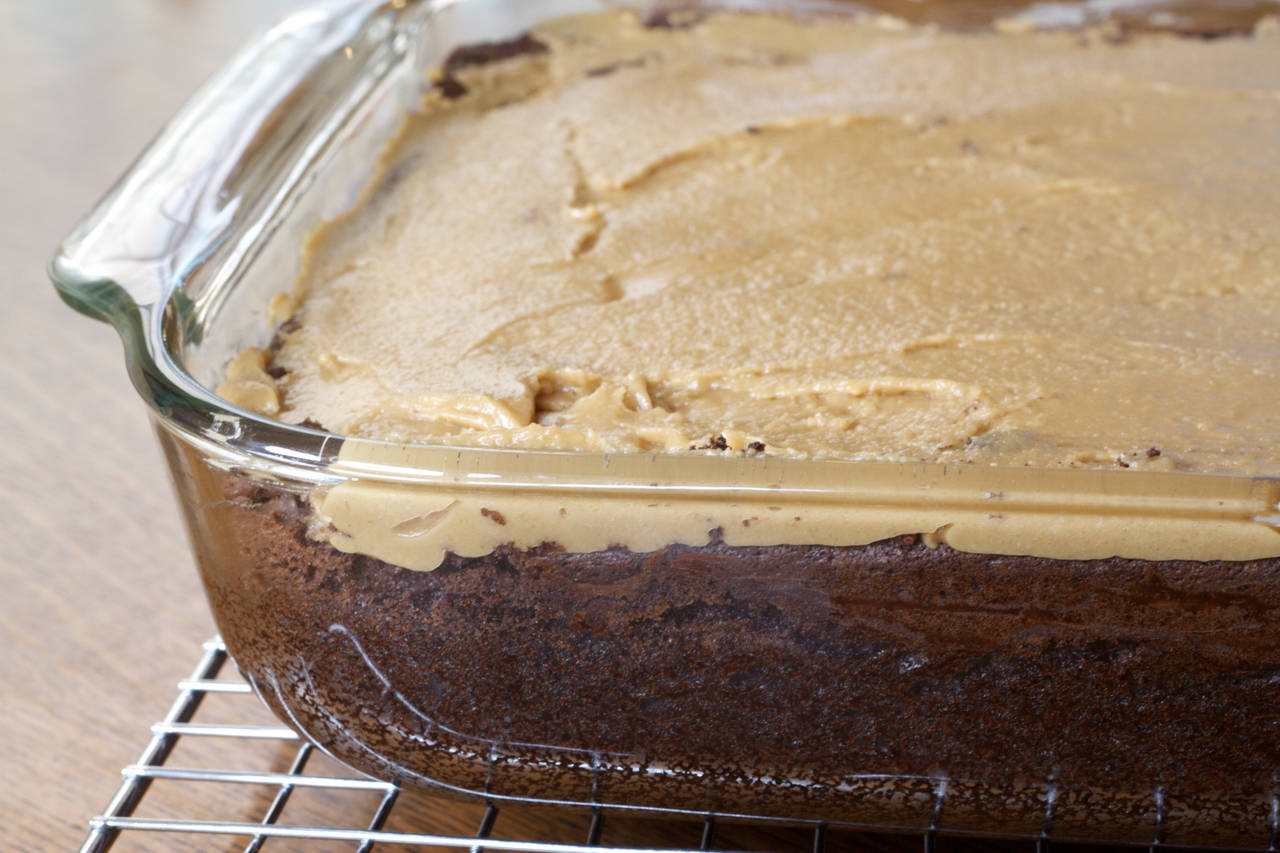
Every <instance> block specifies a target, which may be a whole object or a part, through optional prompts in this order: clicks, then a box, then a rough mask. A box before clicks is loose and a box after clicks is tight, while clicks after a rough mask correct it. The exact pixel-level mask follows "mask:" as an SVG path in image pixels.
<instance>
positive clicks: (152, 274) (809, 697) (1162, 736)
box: [51, 0, 1280, 848]
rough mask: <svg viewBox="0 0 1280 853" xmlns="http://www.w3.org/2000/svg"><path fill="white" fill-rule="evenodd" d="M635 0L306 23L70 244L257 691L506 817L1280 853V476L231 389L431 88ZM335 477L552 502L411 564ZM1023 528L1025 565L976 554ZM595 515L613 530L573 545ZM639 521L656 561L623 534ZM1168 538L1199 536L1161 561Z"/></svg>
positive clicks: (528, 507) (465, 1)
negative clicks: (708, 451) (841, 445)
mask: <svg viewBox="0 0 1280 853" xmlns="http://www.w3.org/2000/svg"><path fill="white" fill-rule="evenodd" d="M603 5H610V6H616V5H618V4H603V3H600V2H593V1H592V0H544V1H543V2H537V3H534V2H516V0H457V1H456V2H449V0H440V1H439V2H418V3H413V2H384V3H379V2H355V3H353V2H340V3H329V4H323V5H317V6H315V7H312V8H310V9H308V10H306V11H302V12H299V13H297V14H295V15H294V16H292V17H290V18H288V19H287V20H286V21H284V22H283V23H282V24H281V25H279V26H278V27H276V28H275V29H274V30H272V31H271V32H269V33H268V34H266V35H265V36H264V37H263V38H261V39H260V40H258V41H256V42H254V43H253V44H252V45H250V46H249V47H248V48H246V49H245V51H244V52H242V53H241V54H240V55H239V56H238V57H236V58H235V59H234V60H233V61H232V62H231V63H230V64H229V65H228V66H227V67H226V68H225V69H224V70H223V71H222V72H221V73H220V74H219V75H218V76H217V77H216V78H215V79H214V80H213V81H211V82H210V83H209V84H208V85H207V86H206V87H205V88H204V89H203V90H202V91H201V92H200V93H199V94H198V95H197V96H196V97H195V98H194V99H193V100H192V101H191V103H190V104H189V105H188V106H187V107H186V108H184V110H183V111H182V112H181V113H180V114H179V115H178V116H177V117H176V118H175V119H174V120H173V121H172V122H171V123H170V124H169V125H168V126H167V127H166V128H165V130H164V131H163V132H162V133H161V134H160V136H159V137H158V138H157V139H156V140H155V141H154V142H153V143H152V145H151V147H150V148H149V149H148V150H147V151H146V152H145V153H144V154H143V155H142V157H141V158H140V159H139V160H138V162H137V163H136V164H135V165H134V166H133V167H132V169H131V170H130V172H129V173H128V174H127V175H126V176H125V177H124V178H123V179H122V180H121V181H120V182H119V183H118V184H117V185H116V187H115V188H113V189H112V190H111V191H110V193H109V194H108V195H107V196H106V197H105V198H104V199H103V201H102V202H101V203H100V204H99V205H98V207H97V208H96V209H95V210H94V211H93V212H92V213H90V214H89V216H88V217H87V218H86V219H85V220H84V222H82V223H81V224H80V226H79V227H78V228H77V229H76V230H75V231H74V232H73V233H72V235H71V236H70V237H68V239H67V240H66V241H65V243H64V244H63V245H62V247H61V248H60V250H59V252H58V254H57V255H56V257H55V258H54V259H53V262H52V264H51V276H52V278H53V280H54V282H55V284H56V286H57V287H58V289H59V291H60V293H61V294H62V296H63V298H64V299H65V300H66V301H67V302H68V303H69V304H71V305H72V306H73V307H75V308H76V309H78V310H80V311H81V312H83V313H85V314H88V315H89V316H92V317H95V318H97V319H101V320H106V321H108V322H111V323H112V324H114V326H115V327H116V328H117V330H118V331H119V333H120V335H121V337H122V339H123V341H124V347H125V354H126V359H127V363H128V368H129V371H130V374H131V376H132V379H133V382H134V384H135V386H136V387H137V389H138V391H139V393H140V394H141V395H142V397H143V399H144V400H145V401H146V402H147V403H148V404H149V406H150V407H151V411H152V413H153V419H154V423H155V426H156V431H157V434H158V436H159V439H160V442H161V445H162V447H163V449H164V452H165V454H166V458H167V460H168V462H169V465H170V469H171V472H172V475H173V480H174V483H175V486H176V491H177V495H178V498H179V501H180V503H181V505H182V509H183V511H184V515H185V519H186V523H187V525H188V529H189V533H190V537H191V541H192V545H193V550H194V553H195V556H196V559H197V563H198V565H199V569H200V572H201V575H202V578H203V580H204V584H205V587H206V590H207V593H208V596H209V601H210V604H211V606H212V608H213V612H214V616H215V619H216V621H217V623H218V626H219V628H220V630H221V631H222V633H223V636H224V638H225V640H226V642H227V645H228V648H229V649H230V651H231V653H232V655H233V656H234V658H235V660H236V662H237V664H238V665H239V666H240V668H241V670H242V671H243V672H244V674H245V677H246V678H247V679H248V680H249V681H250V683H251V684H252V685H253V686H254V689H255V690H256V691H257V693H258V695H259V696H261V698H262V699H263V700H264V701H265V702H266V703H267V704H268V705H269V706H270V707H271V708H272V709H273V710H274V711H275V712H276V714H277V715H279V716H280V717H281V719H282V720H284V721H285V722H287V723H288V724H289V725H291V726H292V727H293V728H295V729H296V730H297V731H298V732H299V733H300V734H302V735H303V736H305V737H307V738H309V739H310V740H312V741H313V742H315V743H316V744H317V745H319V746H320V747H321V748H323V749H325V750H327V751H328V752H330V753H331V754H333V755H334V756H336V757H338V758H339V759H341V760H343V761H345V762H347V763H348V764H350V765H352V766H353V767H356V768H358V769H360V770H363V771H365V772H368V773H370V774H373V775H375V776H379V777H382V778H386V779H392V780H394V781H396V782H398V783H401V784H406V785H418V786H422V787H424V788H429V789H433V790H439V791H446V792H453V793H457V794H462V795H479V796H484V797H488V798H490V799H493V800H498V801H501V800H503V799H506V798H515V799H521V800H539V801H548V802H558V803H568V804H576V805H581V806H598V807H606V808H617V809H629V810H633V811H637V812H642V813H643V812H644V811H646V810H650V809H656V808H662V809H680V810H687V811H689V812H693V813H705V812H708V811H713V812H717V813H721V814H740V815H758V816H773V817H786V818H795V819H806V820H822V821H828V822H831V823H833V824H850V825H863V826H875V827H883V828H903V829H914V830H918V829H927V828H933V829H936V830H940V831H942V832H952V833H982V834H997V835H1007V836H1022V837H1032V838H1043V837H1052V838H1057V839H1097V840H1111V841H1120V842H1130V843H1142V844H1147V843H1151V842H1153V841H1156V840H1158V841H1159V842H1161V843H1164V844H1171V845H1197V846H1223V847H1246V848H1266V847H1268V846H1269V845H1272V844H1273V843H1274V841H1275V839H1276V834H1277V827H1278V821H1280V796H1278V790H1280V789H1278V787H1277V785H1278V783H1277V776H1276V773H1277V771H1280V583H1278V580H1280V482H1278V481H1277V480H1276V479H1275V478H1274V477H1273V476H1257V477H1226V476H1207V475H1192V474H1177V473H1154V472H1141V471H1118V470H1036V469H1026V468H1018V469H1004V468H986V467H963V466H962V467H956V466H944V465H939V464H931V463H910V464H907V463H891V462H846V461H812V460H797V459H783V458H770V457H760V458H745V457H736V458H711V457H696V456H695V457H689V456H679V457H677V456H668V455H662V454H635V455H599V454H586V453H556V452H531V451H510V450H507V451H504V450H486V449H475V448H450V447H428V446H412V447H410V446H401V445H394V444H388V443H384V442H377V441H370V440H365V439H354V438H350V437H343V436H338V435H331V434H327V433H325V432H323V431H319V430H313V429H307V428H303V427H295V426H289V425H286V424H283V423H280V422H277V421H273V420H270V419H267V418H263V417H260V416H258V415H255V414H253V413H251V412H248V411H245V410H242V409H238V408H236V407H233V406H231V405H229V404H228V403H226V402H225V401H223V400H221V399H219V398H218V397H217V396H216V395H214V394H213V393H212V392H211V391H210V390H209V389H210V388H211V387H213V386H215V385H216V384H217V382H218V381H219V380H220V379H221V374H222V372H223V370H224V369H225V366H226V364H227V363H228V361H229V360H230V359H231V358H232V357H233V356H234V355H235V354H236V353H237V352H239V351H240V350H241V349H242V348H243V347H245V346H248V345H258V346H261V345H263V344H265V342H266V341H267V340H268V339H269V338H270V336H271V333H272V329H271V325H270V323H269V322H268V320H267V305H268V303H269V301H270V297H271V296H272V295H273V294H275V293H276V292H278V291H279V290H281V289H283V288H284V287H287V284H288V283H289V282H290V281H292V279H293V278H294V276H295V275H296V273H297V271H298V265H299V260H300V246H301V245H302V244H303V242H304V240H305V239H306V236H307V235H308V234H309V233H310V232H311V231H312V230H313V229H314V228H315V227H316V226H317V225H318V224H320V223H323V222H325V221H328V220H331V219H332V218H334V217H335V216H337V215H338V214H340V213H341V212H343V211H344V210H346V209H347V208H349V207H350V205H351V204H352V203H353V201H354V199H355V198H356V196H357V195H358V194H359V193H360V191H361V189H362V188H363V187H364V186H365V185H366V183H367V181H368V180H369V178H370V176H371V174H373V171H374V168H375V163H376V162H377V160H378V157H379V155H380V153H381V152H382V151H383V150H384V148H385V146H386V145H387V143H388V141H389V140H390V139H391V138H393V136H394V135H395V133H396V132H397V129H398V128H399V126H400V123H401V120H402V118H403V116H404V115H405V114H406V112H408V111H410V110H412V109H413V108H414V107H415V106H416V104H417V103H418V99H419V98H420V96H421V92H422V87H423V85H424V80H425V79H426V78H425V74H426V71H427V69H429V68H432V67H434V66H438V65H440V64H441V63H443V61H444V60H445V58H446V57H447V56H448V55H449V54H450V52H451V51H453V50H454V49H455V48H457V47H459V46H463V45H473V44H477V43H483V42H501V41H503V40H507V39H513V38H516V37H518V36H519V35H520V34H521V33H523V32H525V31H526V30H527V29H528V28H529V27H530V26H531V25H533V24H534V23H536V22H537V21H539V20H541V19H544V18H547V17H551V16H558V15H564V14H569V13H573V12H580V11H588V10H593V9H596V8H600V7H602V6H603ZM624 5H630V6H633V7H635V8H637V9H640V10H641V11H651V10H652V8H653V7H655V6H656V4H645V3H634V4H624ZM761 5H767V4H761V3H745V2H744V3H719V4H717V6H720V7H724V6H744V7H747V6H749V7H756V6H761ZM1055 5H1057V6H1060V5H1061V4H1055ZM788 8H789V9H792V10H803V11H805V12H810V11H812V12H826V11H832V10H834V9H835V7H833V6H832V5H831V4H824V3H805V4H791V5H790V6H789V7H788ZM992 8H993V7H992V6H990V5H989V4H968V5H965V6H959V5H955V6H951V7H949V8H948V10H947V12H946V14H950V15H955V16H956V20H964V21H968V20H969V19H968V18H966V17H965V15H966V14H968V15H971V16H982V15H986V16H988V17H989V16H990V14H991V11H990V10H991V9H992ZM1001 8H1002V9H1003V8H1004V6H1001ZM843 9H844V10H845V11H847V7H843ZM957 10H959V11H957ZM966 10H967V11H966ZM1233 14H1234V12H1233ZM974 19H975V20H976V17H975V18H974ZM1259 473H1260V474H1275V473H1276V472H1259ZM335 496H338V498H345V497H350V498H352V499H353V500H354V499H356V498H360V499H362V500H364V501H365V505H373V506H377V507H380V508H381V509H379V510H378V511H377V512H376V513H374V514H373V515H372V516H371V517H368V518H363V519H360V520H358V524H357V527H359V525H364V526H365V527H366V528H377V527H379V526H381V527H384V528H385V527H391V528H398V529H400V530H401V531H403V532H404V533H405V535H406V537H407V538H412V536H413V535H414V529H415V525H423V524H427V523H428V522H429V521H430V518H431V517H432V513H433V512H435V511H436V510H437V509H438V508H439V507H441V506H446V505H447V506H458V507H462V508H464V509H465V510H467V511H468V512H469V513H470V517H471V518H472V519H473V523H474V524H476V525H487V524H493V523H499V524H505V523H506V521H505V519H506V518H507V517H508V516H515V515H517V514H522V517H525V518H526V520H527V519H532V520H533V521H532V522H531V523H532V524H534V526H535V527H536V529H537V530H538V532H539V535H538V537H537V538H536V539H534V540H531V541H526V542H517V541H513V542H511V543H508V544H505V545H499V546H498V547H496V548H494V547H490V548H482V549H477V552H476V553H452V554H449V555H447V556H446V557H445V561H444V563H443V565H442V566H441V567H440V568H438V569H435V570H434V571H414V570H411V569H406V568H401V567H399V566H398V565H392V564H389V563H387V562H382V561H380V560H378V559H375V558H373V557H369V556H364V555H362V554H361V553H359V550H360V549H359V543H358V541H355V540H358V532H354V533H352V542H350V543H348V546H349V547H347V548H346V549H344V550H339V549H338V548H336V547H334V546H333V545H330V544H328V543H326V542H321V541H318V540H316V539H314V538H312V537H310V536H309V535H308V529H309V526H310V525H312V524H313V523H315V517H316V515H315V512H316V511H315V509H314V506H316V505H322V504H323V503H324V502H325V501H330V500H334V499H335ZM771 514H777V515H779V516H786V517H792V518H795V519H796V520H797V521H800V520H801V519H818V520H821V521H823V524H822V525H818V526H815V527H814V530H815V531H818V530H821V531H825V532H822V533H819V532H815V533H814V534H813V538H812V539H811V541H808V542H806V543H805V544H802V545H795V544H778V543H774V542H770V541H767V540H766V541H759V540H758V539H753V538H752V536H753V534H750V533H749V532H747V531H749V530H750V528H749V524H748V522H749V521H750V520H752V519H757V518H759V517H761V516H768V515H771ZM993 517H998V518H999V519H1000V522H1001V525H1002V529H1003V530H1005V531H1006V535H1005V538H1003V539H1002V540H1000V542H999V543H998V547H995V548H987V549H986V550H988V551H992V550H994V551H998V552H999V553H986V554H983V553H969V552H967V551H966V550H965V545H966V543H967V542H970V543H971V542H973V541H975V540H974V538H973V537H975V536H979V535H981V534H982V533H983V531H986V530H987V529H988V527H989V522H990V519H992V518H993ZM581 518H587V519H589V526H590V527H591V529H592V530H595V531H596V533H595V534H594V535H595V536H596V538H597V539H598V541H597V542H596V544H595V546H593V547H591V548H587V549H578V551H576V552H570V551H567V550H565V549H564V548H562V547H559V546H558V545H557V544H556V543H557V542H558V541H559V540H560V539H562V538H566V537H565V536H564V534H565V532H566V531H567V530H568V529H569V526H572V525H577V527H576V528H575V530H576V532H577V533H581V532H582V529H583V527H582V525H583V524H584V522H580V521H578V519H581ZM622 525H626V526H627V527H628V529H631V530H637V529H638V530H643V531H646V534H645V535H646V536H647V537H648V538H647V539H642V542H643V545H644V547H635V548H634V549H633V550H628V549H625V548H619V547H611V544H612V541H613V540H611V539H610V538H609V536H610V535H611V531H612V530H614V529H615V528H617V527H619V526H622ZM1156 527H1158V528H1159V529H1160V530H1161V531H1164V532H1165V534H1166V541H1167V542H1168V543H1170V544H1169V545H1168V553H1167V554H1163V555H1161V557H1160V559H1156V560H1152V559H1150V558H1147V559H1140V558H1138V557H1136V556H1135V555H1132V554H1128V553H1127V550H1126V549H1127V547H1128V546H1127V544H1126V543H1128V542H1129V541H1130V539H1131V537H1132V536H1134V535H1135V534H1136V533H1137V532H1140V531H1142V530H1145V529H1152V528H1156ZM943 530H945V531H946V538H945V542H946V543H947V545H946V546H943V547H938V542H937V541H930V539H929V535H928V534H929V532H930V531H943ZM832 531H834V532H832ZM921 534H925V535H921ZM588 538H589V537H588ZM1032 541H1035V542H1039V543H1044V542H1050V543H1051V546H1052V548H1051V550H1053V552H1054V553H1055V555H1057V556H1055V557H1054V558H1052V559H1051V558H1048V557H1044V556H1042V555H1037V554H1036V553H1033V552H1034V551H1035V549H1034V548H1031V547H1030V546H1024V545H1023V544H1022V543H1025V542H1032ZM1037 547H1039V546H1037ZM1063 554H1066V555H1067V556H1068V557H1069V559H1067V558H1062V556H1061V555H1063ZM1224 554H1230V555H1232V557H1233V558H1234V559H1232V560H1229V561H1228V560H1224V559H1222V557H1223V555H1224ZM1116 555H1120V556H1116ZM392 562H398V563H401V564H402V565H410V564H411V563H412V557H411V556H409V552H406V557H405V559H404V560H393V561H392Z"/></svg>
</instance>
